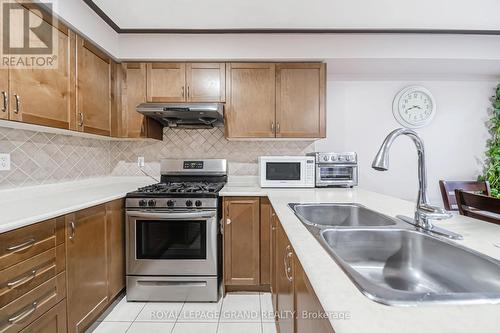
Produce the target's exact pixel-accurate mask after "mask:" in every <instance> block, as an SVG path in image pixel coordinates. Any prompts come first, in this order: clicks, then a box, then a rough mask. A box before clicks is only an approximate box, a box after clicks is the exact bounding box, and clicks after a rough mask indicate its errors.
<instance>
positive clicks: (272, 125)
mask: <svg viewBox="0 0 500 333" xmlns="http://www.w3.org/2000/svg"><path fill="white" fill-rule="evenodd" d="M271 132H273V133H274V121H273V122H271Z"/></svg>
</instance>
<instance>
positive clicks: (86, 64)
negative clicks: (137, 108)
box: [76, 37, 112, 136]
mask: <svg viewBox="0 0 500 333" xmlns="http://www.w3.org/2000/svg"><path fill="white" fill-rule="evenodd" d="M77 59H78V61H77V91H76V93H77V111H78V114H77V122H78V130H80V131H83V132H86V133H92V134H98V135H107V136H109V135H111V67H112V63H111V59H110V58H109V57H108V56H107V55H106V54H104V53H103V52H101V51H100V50H98V49H97V48H96V47H95V46H93V45H91V44H90V43H89V42H88V41H86V40H85V39H83V38H81V37H77Z"/></svg>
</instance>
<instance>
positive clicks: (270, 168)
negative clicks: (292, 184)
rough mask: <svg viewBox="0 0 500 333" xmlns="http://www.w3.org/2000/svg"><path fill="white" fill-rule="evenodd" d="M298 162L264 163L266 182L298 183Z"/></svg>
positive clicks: (299, 174) (299, 171) (299, 167)
mask: <svg viewBox="0 0 500 333" xmlns="http://www.w3.org/2000/svg"><path fill="white" fill-rule="evenodd" d="M301 176H302V174H301V163H300V162H266V180H268V181H300V179H301Z"/></svg>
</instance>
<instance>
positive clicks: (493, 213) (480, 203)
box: [455, 190, 500, 224]
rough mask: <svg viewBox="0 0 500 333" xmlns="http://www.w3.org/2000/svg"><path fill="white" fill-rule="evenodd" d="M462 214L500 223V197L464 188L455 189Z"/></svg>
mask: <svg viewBox="0 0 500 333" xmlns="http://www.w3.org/2000/svg"><path fill="white" fill-rule="evenodd" d="M455 196H456V198H457V206H458V211H459V212H460V214H461V215H465V216H469V217H473V218H476V219H479V220H483V221H487V222H491V223H495V224H500V199H498V198H493V197H488V196H486V195H482V194H474V193H469V192H465V191H463V190H455Z"/></svg>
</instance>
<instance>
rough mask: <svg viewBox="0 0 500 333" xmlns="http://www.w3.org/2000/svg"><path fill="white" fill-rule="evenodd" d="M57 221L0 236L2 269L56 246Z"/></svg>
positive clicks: (0, 267)
mask: <svg viewBox="0 0 500 333" xmlns="http://www.w3.org/2000/svg"><path fill="white" fill-rule="evenodd" d="M56 222H57V219H52V220H48V221H45V222H41V223H36V224H33V225H30V226H27V227H24V228H19V229H16V230H13V231H9V232H6V233H3V234H0V244H1V245H0V269H4V268H7V267H10V266H12V265H15V264H17V263H19V262H21V261H23V260H26V259H28V258H31V257H33V256H35V255H37V254H40V253H42V252H44V251H47V250H48V249H50V248H53V247H54V246H56V229H57V228H56V225H57V223H56Z"/></svg>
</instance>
